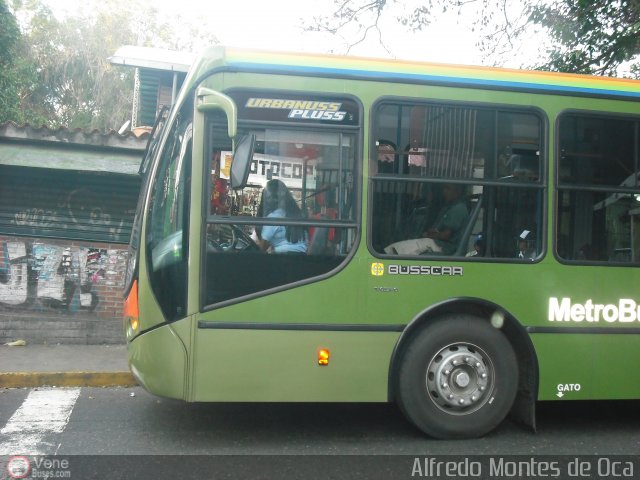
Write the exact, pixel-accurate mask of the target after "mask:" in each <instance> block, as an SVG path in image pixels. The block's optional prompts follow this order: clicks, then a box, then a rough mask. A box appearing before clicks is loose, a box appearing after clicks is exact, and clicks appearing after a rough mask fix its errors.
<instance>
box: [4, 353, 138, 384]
mask: <svg viewBox="0 0 640 480" xmlns="http://www.w3.org/2000/svg"><path fill="white" fill-rule="evenodd" d="M43 385H51V386H58V387H113V386H119V387H130V386H133V385H136V382H135V380H134V378H133V376H132V375H131V373H130V371H129V367H128V364H127V347H126V346H125V345H35V344H33V345H26V346H24V347H9V346H7V345H0V388H31V387H39V386H43Z"/></svg>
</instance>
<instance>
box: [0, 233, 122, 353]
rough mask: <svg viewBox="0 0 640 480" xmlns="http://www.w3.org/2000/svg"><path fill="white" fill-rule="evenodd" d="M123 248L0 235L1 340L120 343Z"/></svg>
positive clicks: (115, 245)
mask: <svg viewBox="0 0 640 480" xmlns="http://www.w3.org/2000/svg"><path fill="white" fill-rule="evenodd" d="M126 263H127V248H126V246H125V245H122V244H113V245H112V244H105V243H95V242H90V241H86V240H81V241H74V240H55V239H48V238H42V239H39V238H29V237H17V236H8V235H0V343H5V342H8V341H12V340H16V339H24V340H26V341H27V342H30V343H49V344H53V343H76V344H102V343H123V342H124V336H123V333H122V304H123V299H122V290H123V282H124V272H125V268H126Z"/></svg>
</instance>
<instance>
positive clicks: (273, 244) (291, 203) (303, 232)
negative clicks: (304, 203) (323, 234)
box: [256, 180, 307, 253]
mask: <svg viewBox="0 0 640 480" xmlns="http://www.w3.org/2000/svg"><path fill="white" fill-rule="evenodd" d="M258 217H262V218H287V219H293V218H303V214H302V210H301V209H300V207H299V206H298V204H297V203H296V201H295V199H294V198H293V195H291V192H290V191H289V189H288V188H287V186H286V185H285V184H284V183H283V182H282V181H280V180H269V181H268V182H267V184H266V185H265V187H264V190H263V191H262V198H261V200H260V205H259V206H258ZM256 235H257V237H258V241H257V243H258V245H259V246H260V248H261V249H262V250H264V251H266V252H274V253H306V252H307V229H306V228H305V227H301V226H300V227H298V226H291V225H289V226H282V225H280V226H274V225H265V226H257V227H256Z"/></svg>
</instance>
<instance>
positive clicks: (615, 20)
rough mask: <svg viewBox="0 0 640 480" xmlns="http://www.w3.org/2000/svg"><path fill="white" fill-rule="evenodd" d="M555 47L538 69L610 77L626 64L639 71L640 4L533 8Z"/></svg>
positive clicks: (593, 1)
mask: <svg viewBox="0 0 640 480" xmlns="http://www.w3.org/2000/svg"><path fill="white" fill-rule="evenodd" d="M530 19H531V21H532V22H534V23H537V24H539V25H541V26H543V27H545V28H546V29H547V30H548V32H549V34H550V36H551V38H552V39H553V40H554V41H555V43H554V45H555V47H554V48H552V49H550V50H549V51H548V60H547V61H546V62H544V63H543V64H541V65H540V66H539V68H541V69H544V70H557V71H562V72H575V73H588V74H595V75H611V76H614V75H616V74H617V73H618V69H619V67H620V66H621V65H623V64H625V63H631V64H632V65H630V68H629V70H630V71H631V72H632V73H634V72H635V73H636V75H637V71H638V68H640V64H639V59H638V57H639V56H640V0H561V1H560V0H557V1H554V2H552V3H551V4H547V5H532V6H531V7H530Z"/></svg>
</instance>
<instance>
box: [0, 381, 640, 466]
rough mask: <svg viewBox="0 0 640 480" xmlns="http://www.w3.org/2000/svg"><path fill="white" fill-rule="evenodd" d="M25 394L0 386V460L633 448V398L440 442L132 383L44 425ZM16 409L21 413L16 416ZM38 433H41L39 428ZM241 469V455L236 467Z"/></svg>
mask: <svg viewBox="0 0 640 480" xmlns="http://www.w3.org/2000/svg"><path fill="white" fill-rule="evenodd" d="M54 390H60V389H54ZM35 391H37V392H40V395H41V397H42V398H44V399H45V400H40V401H41V402H42V401H44V403H45V404H46V403H47V402H48V401H47V400H46V398H48V395H50V394H51V390H48V389H7V390H0V462H1V459H2V456H3V455H5V456H10V455H18V454H36V453H37V454H42V455H58V456H65V455H118V456H131V455H252V456H255V455H331V456H334V455H376V456H382V455H409V456H425V455H429V456H439V455H451V454H456V455H526V456H540V455H560V454H563V455H637V454H638V452H640V435H638V431H639V425H640V422H639V420H640V408H639V407H640V402H638V401H624V402H622V401H621V402H553V403H543V404H539V406H538V432H537V433H533V432H531V431H528V430H523V429H521V428H520V427H518V426H516V425H514V424H513V423H511V422H510V421H508V420H507V421H505V422H504V423H503V424H502V425H501V426H500V427H499V428H498V429H497V430H496V431H494V432H493V433H492V434H490V435H488V436H486V437H484V438H481V439H474V440H456V441H442V440H434V439H431V438H428V437H425V436H424V435H423V434H422V433H420V432H419V431H417V430H416V429H415V428H414V427H412V426H411V425H410V424H409V423H408V422H407V421H406V420H405V419H404V417H403V416H402V414H401V413H400V412H399V410H398V409H397V408H396V407H395V406H394V405H385V404H328V405H327V404H187V403H184V402H182V401H176V400H169V399H163V398H158V397H155V396H153V395H150V394H148V393H147V392H145V391H144V390H143V389H141V388H138V387H136V388H131V389H122V388H109V389H107V388H105V389H100V388H82V389H76V390H75V391H71V395H70V396H71V397H72V398H71V400H69V399H62V400H61V401H66V402H67V403H68V404H70V407H69V405H67V407H65V408H70V410H69V411H68V413H67V414H66V418H63V419H62V420H55V419H54V420H50V419H51V418H53V417H52V416H51V414H50V413H47V411H46V405H45V406H44V407H43V406H42V405H40V404H38V403H36V406H35V409H34V410H29V409H28V408H26V407H25V404H27V403H28V402H27V399H28V398H31V397H32V396H33V392H35ZM65 391H66V392H67V393H69V391H70V390H69V389H67V390H65ZM56 401H57V400H56ZM29 412H34V413H29ZM20 413H22V414H23V416H22V417H21V418H18V417H20ZM38 415H42V416H43V418H45V420H43V419H38V418H36V417H38ZM46 419H49V420H46ZM16 422H17V423H16ZM51 423H52V424H53V426H51V425H48V424H51ZM16 425H17V427H16ZM47 425H48V426H47ZM60 425H62V428H60ZM41 427H42V428H44V427H46V428H49V430H46V429H45V431H42V432H41V431H40V430H39V429H40V428H41ZM25 439H26V440H25ZM24 441H26V442H27V443H26V444H25V443H24ZM21 442H22V443H21ZM12 449H20V450H19V451H12ZM29 450H31V451H29ZM250 463H251V460H250V459H249V460H243V461H242V464H243V465H249V464H250ZM369 463H371V464H372V465H373V464H375V461H374V462H373V463H372V462H369ZM372 468H373V467H372ZM636 473H639V474H640V471H638V472H636ZM0 478H4V477H1V476H0ZM95 478H100V477H95ZM198 478H202V477H198ZM215 478H232V477H215ZM234 478H235V477H234ZM255 478H258V477H255ZM262 478H272V477H270V476H265V477H262ZM281 478H284V477H281ZM292 478H297V477H292ZM345 478H346V477H345ZM381 478H382V477H381ZM384 478H396V477H395V476H387V477H384ZM592 478H595V477H592Z"/></svg>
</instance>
